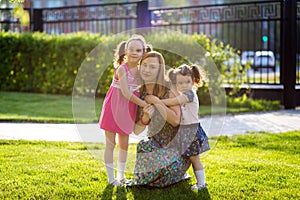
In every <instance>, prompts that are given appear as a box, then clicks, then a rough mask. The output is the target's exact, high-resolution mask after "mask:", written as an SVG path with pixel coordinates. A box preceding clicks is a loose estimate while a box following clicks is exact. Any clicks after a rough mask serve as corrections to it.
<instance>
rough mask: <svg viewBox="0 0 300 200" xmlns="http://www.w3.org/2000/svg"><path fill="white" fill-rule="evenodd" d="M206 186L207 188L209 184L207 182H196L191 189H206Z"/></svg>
mask: <svg viewBox="0 0 300 200" xmlns="http://www.w3.org/2000/svg"><path fill="white" fill-rule="evenodd" d="M205 188H207V184H206V183H205V184H204V185H200V184H199V185H198V184H195V185H193V186H192V187H191V190H198V191H199V190H203V189H205Z"/></svg>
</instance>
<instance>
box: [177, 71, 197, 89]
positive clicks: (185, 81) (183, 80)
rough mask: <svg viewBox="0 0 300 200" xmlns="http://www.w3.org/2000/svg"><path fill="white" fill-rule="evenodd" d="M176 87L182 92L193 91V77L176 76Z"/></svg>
mask: <svg viewBox="0 0 300 200" xmlns="http://www.w3.org/2000/svg"><path fill="white" fill-rule="evenodd" d="M176 87H177V90H178V91H180V92H185V91H188V90H191V89H192V88H193V80H192V77H191V76H189V75H187V76H183V75H181V74H178V75H177V76H176Z"/></svg>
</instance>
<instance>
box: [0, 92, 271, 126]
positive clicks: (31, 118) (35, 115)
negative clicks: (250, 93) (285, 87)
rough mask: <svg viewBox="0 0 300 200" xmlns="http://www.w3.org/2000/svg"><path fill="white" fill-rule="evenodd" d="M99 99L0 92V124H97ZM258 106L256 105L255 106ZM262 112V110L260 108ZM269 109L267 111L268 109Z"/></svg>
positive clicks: (207, 110)
mask: <svg viewBox="0 0 300 200" xmlns="http://www.w3.org/2000/svg"><path fill="white" fill-rule="evenodd" d="M102 104H103V98H95V97H89V98H88V97H74V98H72V96H66V95H50V94H34V93H19V92H1V91H0V121H14V122H49V123H74V122H77V123H90V122H97V121H98V120H99V116H100V114H101V109H102ZM258 104H259V103H258ZM261 107H263V108H264V109H266V108H267V107H266V106H261ZM270 108H271V107H270ZM253 110H254V109H253V108H250V107H247V106H244V107H243V106H235V107H226V108H225V107H217V106H214V107H213V109H212V107H211V106H209V105H208V106H206V105H200V110H199V114H200V115H201V116H205V115H211V113H213V114H225V113H226V112H227V113H240V112H251V111H253Z"/></svg>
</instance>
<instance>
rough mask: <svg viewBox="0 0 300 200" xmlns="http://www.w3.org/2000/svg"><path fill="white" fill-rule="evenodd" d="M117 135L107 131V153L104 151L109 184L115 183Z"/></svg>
mask: <svg viewBox="0 0 300 200" xmlns="http://www.w3.org/2000/svg"><path fill="white" fill-rule="evenodd" d="M115 137H116V133H112V132H109V131H105V142H106V144H105V151H104V163H105V167H106V173H107V176H108V183H113V182H114V181H115V175H114V149H115V146H116V139H115Z"/></svg>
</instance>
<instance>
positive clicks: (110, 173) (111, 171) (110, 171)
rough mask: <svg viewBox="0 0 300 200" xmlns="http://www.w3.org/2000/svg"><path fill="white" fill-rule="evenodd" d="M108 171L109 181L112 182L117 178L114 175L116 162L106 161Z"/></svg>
mask: <svg viewBox="0 0 300 200" xmlns="http://www.w3.org/2000/svg"><path fill="white" fill-rule="evenodd" d="M105 167H106V173H107V176H108V183H111V182H113V181H114V180H115V175H114V163H106V164H105Z"/></svg>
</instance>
